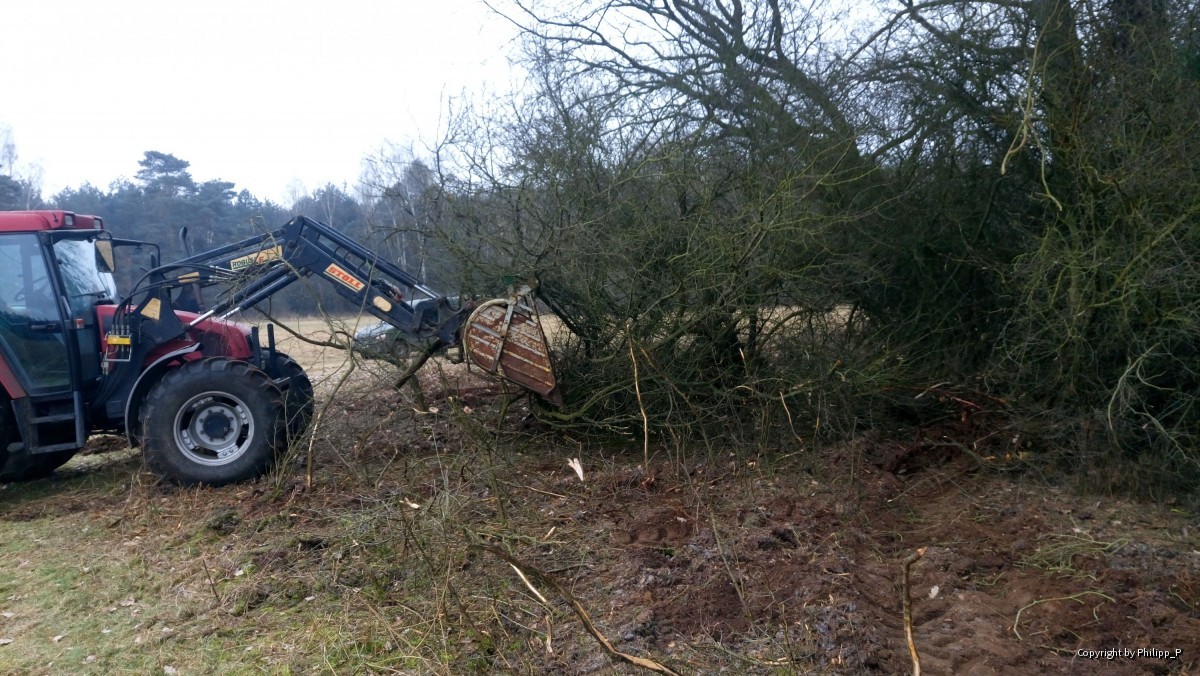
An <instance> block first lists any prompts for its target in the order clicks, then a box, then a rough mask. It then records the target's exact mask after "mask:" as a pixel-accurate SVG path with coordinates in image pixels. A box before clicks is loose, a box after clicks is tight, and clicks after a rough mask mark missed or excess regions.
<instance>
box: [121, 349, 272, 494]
mask: <svg viewBox="0 0 1200 676" xmlns="http://www.w3.org/2000/svg"><path fill="white" fill-rule="evenodd" d="M283 411H284V396H283V393H282V392H280V391H279V388H277V387H275V384H274V382H272V380H271V377H270V376H268V375H267V374H266V373H263V372H262V371H260V370H258V369H257V368H255V367H254V366H251V365H250V364H249V363H247V362H244V361H240V360H237V359H230V358H228V357H208V358H206V359H200V360H197V361H193V362H189V363H187V364H184V365H183V366H180V367H179V368H176V369H172V370H171V371H168V372H167V373H166V375H164V376H163V377H162V380H160V381H159V382H158V383H157V384H156V385H155V386H154V387H153V388H151V390H150V391H149V392H148V393H147V394H146V400H145V401H144V402H143V404H142V409H141V428H142V452H143V454H144V456H145V458H146V465H147V466H148V467H149V468H150V471H152V472H154V473H155V474H157V475H159V476H160V477H162V478H164V479H166V480H168V481H171V482H174V483H177V484H180V485H184V486H192V485H196V484H204V485H207V486H223V485H225V484H230V483H235V482H238V481H247V480H249V479H255V478H257V477H260V476H262V475H263V474H265V473H266V472H267V471H269V470H270V469H271V467H272V466H273V465H274V464H275V459H276V457H277V456H278V455H279V454H280V453H281V452H282V451H283V450H284V448H285V447H286V445H287V433H286V429H285V425H284V423H285V419H284V414H283Z"/></svg>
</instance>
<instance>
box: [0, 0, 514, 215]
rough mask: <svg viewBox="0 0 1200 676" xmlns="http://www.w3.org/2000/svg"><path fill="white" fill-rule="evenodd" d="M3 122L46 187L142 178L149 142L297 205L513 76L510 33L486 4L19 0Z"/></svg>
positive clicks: (3, 48) (3, 77) (210, 175)
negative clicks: (297, 192) (451, 103)
mask: <svg viewBox="0 0 1200 676" xmlns="http://www.w3.org/2000/svg"><path fill="white" fill-rule="evenodd" d="M3 16H4V26H5V31H4V33H5V34H4V37H3V39H0V63H2V64H3V66H2V67H0V129H3V128H5V127H7V128H8V129H9V130H10V131H11V134H12V138H13V140H14V141H15V143H16V150H17V155H18V165H17V167H18V173H26V174H27V173H28V172H29V170H31V169H33V168H35V167H40V169H41V170H42V171H43V172H44V174H43V179H42V182H43V195H45V196H47V197H48V196H50V195H52V194H54V193H55V192H57V191H58V190H60V189H62V188H64V187H77V186H79V185H82V184H83V183H85V182H90V183H92V184H93V185H95V186H97V187H100V188H106V187H107V186H108V184H109V183H110V182H111V181H113V180H114V179H117V178H120V177H126V178H132V177H133V175H134V173H135V172H136V171H137V169H138V166H137V162H138V160H140V159H141V158H142V153H143V152H144V151H146V150H158V151H162V152H165V153H171V154H173V155H175V156H176V157H179V158H181V159H184V160H187V161H188V162H191V165H192V166H191V172H192V176H193V178H195V179H196V180H197V181H206V180H212V179H222V180H226V181H232V182H234V183H236V184H237V188H238V189H242V188H245V189H249V190H250V191H251V192H253V193H254V194H255V195H256V196H258V197H261V198H266V199H271V200H275V201H278V202H285V201H286V200H287V199H288V195H289V193H290V191H291V189H292V188H293V187H295V186H296V182H297V181H299V183H300V186H301V187H302V189H303V191H304V192H307V191H311V190H313V189H316V188H318V187H321V186H323V185H325V184H326V183H333V184H335V185H338V186H341V185H343V184H345V185H347V186H349V187H351V188H353V186H354V185H355V183H356V181H357V179H358V177H359V174H360V172H361V164H362V159H363V157H364V156H366V155H368V154H373V153H375V152H377V151H378V150H379V149H380V148H381V147H383V146H384V144H385V142H388V141H390V142H393V143H398V144H400V145H410V144H412V143H414V142H416V141H420V140H421V139H424V140H427V141H428V140H432V139H434V138H436V136H437V134H438V127H439V124H441V123H443V120H444V112H445V110H446V106H447V102H448V100H449V99H454V98H458V97H460V96H461V95H463V94H464V92H465V93H467V94H468V95H472V96H478V95H479V93H480V92H482V91H483V90H484V86H485V85H484V83H485V82H486V83H487V85H486V87H487V89H489V90H492V91H495V90H498V89H502V88H506V87H508V86H509V84H510V77H509V76H508V75H507V66H508V62H507V56H506V49H508V48H511V45H512V41H513V40H514V38H515V35H516V33H515V30H514V29H513V28H511V26H510V25H509V24H508V23H507V22H505V21H503V20H501V19H497V18H494V17H491V16H490V15H489V12H488V10H487V8H486V7H485V6H483V5H482V4H481V3H479V2H477V1H476V0H425V1H421V2H416V1H412V0H409V1H403V0H288V1H286V2H285V1H279V0H205V1H204V2H188V3H182V2H165V1H163V0H121V1H119V2H111V3H102V2H95V1H94V0H36V1H30V2H14V3H7V4H6V5H5V8H4V12H3Z"/></svg>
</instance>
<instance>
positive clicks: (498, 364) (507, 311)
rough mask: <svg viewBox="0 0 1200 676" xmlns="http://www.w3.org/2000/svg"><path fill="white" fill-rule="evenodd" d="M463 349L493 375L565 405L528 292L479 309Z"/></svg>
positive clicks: (465, 334) (466, 331)
mask: <svg viewBox="0 0 1200 676" xmlns="http://www.w3.org/2000/svg"><path fill="white" fill-rule="evenodd" d="M463 351H464V352H465V353H466V355H467V359H468V361H469V362H470V363H471V364H473V365H475V366H477V367H479V368H480V369H483V370H484V371H486V372H488V373H489V374H492V375H495V376H499V377H501V378H504V379H505V380H509V381H511V382H514V383H516V384H518V385H520V386H521V387H524V388H526V389H528V390H531V391H533V392H536V393H538V394H540V395H542V397H544V398H545V399H546V400H547V401H550V402H552V403H554V404H558V405H561V404H562V392H561V391H560V390H559V389H558V381H557V380H556V379H555V377H554V362H553V361H552V359H551V357H550V347H549V345H548V344H547V343H546V334H545V332H543V331H542V324H541V322H540V321H539V317H538V313H537V309H536V308H535V307H534V305H533V301H532V299H531V298H530V297H529V295H528V294H527V293H524V294H518V295H514V296H513V297H511V298H498V299H496V300H489V301H486V302H484V303H482V304H481V305H480V306H479V307H477V308H475V311H474V312H472V313H471V316H470V318H469V319H468V320H467V324H466V327H465V328H463Z"/></svg>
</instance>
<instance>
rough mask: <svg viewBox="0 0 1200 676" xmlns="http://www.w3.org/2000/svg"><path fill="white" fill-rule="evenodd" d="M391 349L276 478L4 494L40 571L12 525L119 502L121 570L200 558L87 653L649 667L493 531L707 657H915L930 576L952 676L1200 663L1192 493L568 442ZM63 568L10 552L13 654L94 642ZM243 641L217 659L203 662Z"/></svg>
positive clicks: (282, 664) (592, 601)
mask: <svg viewBox="0 0 1200 676" xmlns="http://www.w3.org/2000/svg"><path fill="white" fill-rule="evenodd" d="M298 348H299V349H298ZM291 351H292V352H293V353H295V352H298V351H299V352H302V351H303V348H300V346H293V347H292V349H291ZM330 359H332V358H330ZM322 363H324V362H322ZM329 363H330V364H331V363H332V361H330V362H329ZM322 368H324V367H322ZM368 371H369V369H366V370H363V371H361V372H360V373H359V375H356V376H354V377H352V378H350V379H349V380H348V382H347V383H342V384H340V385H339V382H340V380H339V379H338V378H336V377H333V376H332V375H331V374H336V373H338V372H339V371H338V370H337V369H336V368H333V367H329V371H328V372H324V371H319V372H321V373H325V374H326V376H327V377H325V378H323V379H321V380H320V383H321V384H320V387H319V391H320V393H321V394H320V396H321V397H322V406H321V416H320V422H319V423H318V427H317V429H316V432H315V435H314V437H313V438H312V439H311V442H312V443H311V444H310V443H307V442H308V441H309V440H305V443H302V444H297V445H296V452H295V453H294V456H293V458H292V459H291V461H290V462H289V463H288V464H287V465H286V466H285V467H284V468H282V469H281V470H280V471H279V472H278V473H277V475H276V476H273V477H272V478H271V479H270V480H268V481H263V482H260V483H259V484H255V485H251V486H237V487H229V488H225V489H219V490H207V489H205V490H191V491H181V490H179V489H175V488H173V487H170V486H161V485H158V484H157V483H155V482H154V481H153V480H151V479H148V478H147V475H146V474H145V473H144V472H142V471H141V470H140V469H139V467H138V465H137V460H136V456H133V455H130V454H129V452H128V451H121V452H117V453H106V454H104V455H101V456H99V459H97V458H82V459H77V460H76V461H73V462H72V464H70V465H68V467H67V468H66V470H65V471H63V472H61V473H60V474H59V476H58V477H57V478H52V479H50V480H46V481H43V482H33V483H31V484H23V485H10V486H8V487H6V488H5V489H3V490H2V491H0V553H4V554H5V556H6V557H8V556H15V557H16V558H20V559H21V560H25V561H26V562H27V564H28V565H26V566H24V568H23V569H22V570H33V569H36V568H37V556H38V550H37V548H36V547H35V548H25V549H22V550H20V551H18V550H15V549H11V548H10V549H8V550H6V549H3V548H2V547H3V546H4V545H3V544H2V543H3V542H4V541H7V542H8V543H9V544H10V545H11V544H12V542H13V540H14V539H17V538H20V537H22V534H23V533H25V532H26V531H25V530H23V529H33V528H38V527H44V528H50V529H55V528H57V529H61V528H64V527H66V528H78V527H79V524H85V525H86V524H90V526H88V527H89V528H94V529H95V530H96V531H99V535H98V536H97V538H98V539H96V540H90V541H89V540H87V537H90V536H79V537H80V538H82V540H83V541H81V542H80V546H81V547H91V548H93V551H92V553H91V554H90V558H89V560H91V561H92V562H93V563H92V564H91V566H92V567H96V566H97V565H100V564H98V563H95V562H96V561H97V560H107V559H108V558H109V557H111V559H112V561H114V562H118V563H119V562H120V561H123V560H124V559H122V558H121V557H125V556H131V555H136V556H137V557H139V558H138V560H139V561H142V562H143V564H142V565H143V566H144V568H143V569H144V570H146V571H149V572H148V573H147V574H151V575H153V574H162V575H164V576H166V577H168V578H169V579H170V582H169V583H166V582H164V583H163V585H162V587H161V588H160V592H159V593H160V594H164V595H165V594H167V593H168V591H169V594H170V597H171V602H170V605H169V607H159V608H158V609H157V610H155V611H153V612H151V611H149V610H148V615H150V616H151V617H150V618H148V619H149V620H150V622H149V623H148V624H139V625H136V626H135V625H133V624H130V627H129V628H128V636H130V637H134V638H136V637H137V636H153V638H154V641H152V642H149V643H146V644H142V643H140V642H139V643H136V644H135V645H126V646H125V647H124V648H122V650H119V651H117V650H114V651H113V652H112V653H111V655H109V656H108V657H105V653H103V652H100V653H97V654H99V655H100V658H99V659H98V660H97V661H96V662H94V663H88V662H74V661H70V660H68V661H66V662H64V661H62V660H67V658H66V657H61V658H55V659H59V660H60V661H59V662H57V663H58V664H60V665H61V664H66V663H70V664H72V665H73V668H79V669H81V670H82V671H85V672H86V671H88V670H89V669H94V673H105V671H106V670H111V669H116V668H126V669H128V668H129V664H131V663H133V664H138V665H141V664H157V665H161V664H164V663H170V664H182V665H184V666H183V667H179V669H182V670H181V671H178V673H209V672H216V671H223V670H227V669H229V668H232V669H234V670H235V671H236V670H237V669H238V668H245V669H254V670H267V671H273V672H274V671H279V670H291V671H294V672H297V673H310V672H318V671H323V672H328V671H330V670H331V669H332V671H334V672H337V673H341V672H343V671H346V672H351V671H353V672H362V673H391V672H399V673H430V672H441V673H464V672H478V673H487V672H492V671H507V672H524V673H536V672H543V673H546V672H548V673H595V672H611V671H612V670H614V669H615V670H617V671H620V672H627V671H628V672H632V671H633V670H634V668H633V667H630V666H628V665H625V664H624V663H622V662H619V661H614V660H613V659H612V658H611V657H610V656H609V655H608V654H607V653H606V652H605V650H604V649H602V647H601V646H600V644H599V643H598V642H597V641H595V640H594V639H593V637H592V636H590V635H589V634H588V633H587V631H585V627H584V625H583V621H582V620H581V619H580V617H579V616H578V614H576V613H575V612H574V611H572V609H571V607H570V606H569V604H568V602H567V599H565V598H563V597H562V596H561V595H560V594H557V593H556V592H555V591H554V590H553V589H551V588H549V587H548V586H547V585H545V584H543V583H542V582H540V581H539V580H538V578H536V577H532V578H528V583H527V582H526V581H525V580H522V579H521V578H520V577H519V576H518V574H517V573H516V572H515V571H514V569H513V568H512V567H511V566H509V565H507V564H506V563H505V562H503V561H501V560H499V559H497V558H496V557H494V556H492V555H490V554H489V553H488V551H487V549H486V547H500V548H502V549H503V550H504V551H506V552H508V553H509V554H510V555H511V556H512V557H514V559H516V560H519V561H521V562H523V563H524V564H526V565H528V566H529V567H530V569H537V570H538V571H541V572H542V573H545V574H546V575H548V576H551V577H553V579H555V580H557V581H558V582H559V583H560V584H561V585H563V586H564V587H565V588H566V589H568V590H569V591H570V593H571V594H572V595H573V596H574V597H575V598H576V599H577V600H578V602H579V604H580V606H581V607H582V608H584V609H586V611H587V614H588V616H589V617H590V621H591V622H592V623H593V624H594V628H595V629H596V630H597V631H599V632H600V633H601V634H603V635H604V636H606V637H607V639H608V640H609V641H611V643H612V644H613V647H614V648H615V649H616V650H618V651H622V652H624V653H628V654H631V655H636V656H641V657H647V658H651V659H654V660H657V661H659V662H661V663H662V664H665V665H668V666H670V667H671V668H673V669H676V670H678V671H680V672H685V673H713V672H727V673H847V674H859V673H864V672H878V673H889V674H890V673H905V672H909V671H910V670H911V669H912V654H911V651H910V649H909V646H908V644H907V642H906V638H905V624H906V622H905V614H904V597H905V595H906V594H907V595H908V596H909V597H910V599H911V614H912V621H911V629H912V635H913V642H914V645H915V648H916V650H917V652H918V654H919V659H920V663H921V667H922V670H923V671H924V672H925V673H929V674H949V673H954V674H1009V673H1051V674H1053V673H1093V672H1099V673H1111V674H1167V673H1195V672H1196V671H1197V670H1200V538H1198V537H1197V535H1196V532H1197V530H1198V529H1200V523H1198V519H1197V516H1196V515H1195V514H1194V513H1192V512H1190V511H1189V510H1188V509H1185V508H1183V507H1182V506H1172V505H1154V504H1143V503H1136V502H1131V501H1128V500H1124V499H1117V498H1111V497H1104V496H1095V495H1081V494H1078V493H1076V492H1071V491H1068V490H1065V489H1062V488H1057V487H1054V486H1051V485H1047V484H1046V483H1045V482H1043V481H1040V480H1034V479H1033V478H1031V477H1030V476H1029V475H1028V474H1026V473H1021V472H1017V471H1014V472H1011V473H1005V472H998V471H996V470H995V469H994V468H985V467H983V466H981V465H980V462H979V460H978V458H977V457H975V456H973V455H971V454H967V453H962V452H955V451H954V450H953V448H954V446H953V444H928V443H921V442H920V440H918V441H916V442H914V441H911V440H909V441H905V442H897V441H888V440H884V439H881V438H877V437H868V438H863V439H860V440H858V441H856V442H854V443H850V444H844V445H839V446H836V447H832V446H831V447H823V448H813V447H811V441H810V442H809V445H807V446H805V445H802V444H801V442H800V441H794V442H791V443H784V444H782V445H781V446H779V447H777V448H773V449H769V450H768V449H755V448H740V447H729V448H721V449H717V450H712V449H706V450H696V449H670V450H668V449H667V448H664V447H661V446H654V447H652V448H651V449H649V450H650V453H651V462H650V465H649V467H648V468H647V467H645V466H644V464H645V463H644V462H643V449H642V447H641V442H640V430H639V434H638V435H635V436H636V437H638V438H636V439H634V440H631V441H630V442H629V443H628V444H621V443H618V444H613V443H611V442H608V443H601V442H599V441H595V440H586V439H574V438H571V437H567V438H564V437H563V436H560V435H552V434H546V433H545V432H546V431H545V430H543V429H541V428H540V427H539V426H538V425H537V424H536V423H535V422H534V421H533V420H532V419H531V418H530V416H528V411H527V409H526V408H525V406H526V404H525V403H524V402H522V401H515V402H513V403H512V404H511V405H510V406H508V407H503V405H502V400H501V399H500V398H499V390H498V388H496V387H495V386H494V385H492V384H490V383H488V382H486V381H482V380H478V379H476V378H475V377H474V376H473V375H472V374H469V373H466V372H465V369H464V367H462V366H458V365H452V364H447V363H444V362H441V363H438V364H433V365H432V368H429V369H427V370H426V372H425V374H424V376H423V378H424V390H425V394H426V398H427V403H428V404H429V406H430V407H431V408H430V409H428V410H425V411H421V410H418V409H419V408H420V407H419V406H417V405H416V403H415V402H414V400H413V398H412V396H411V395H410V394H409V393H407V392H396V391H394V390H390V389H389V388H388V387H387V382H388V378H389V377H390V376H389V374H388V373H386V372H385V373H384V374H383V375H372V374H370V373H369V372H368ZM393 375H394V374H393ZM497 430H500V431H499V432H497ZM943 433H946V431H942V432H939V434H942V436H940V437H939V438H940V439H945V438H946V437H945V435H944V434H943ZM95 444H96V446H97V448H98V449H100V447H101V446H103V445H105V444H108V445H109V446H112V445H117V446H119V445H120V444H119V442H113V441H112V440H107V441H106V440H103V439H101V440H97V441H96V442H95ZM947 448H950V449H951V450H950V451H947V450H946V449H947ZM572 458H578V459H579V460H580V465H581V467H582V470H583V479H582V480H580V478H579V476H578V475H577V474H576V472H575V470H573V469H571V468H570V467H569V466H568V461H569V460H570V459H572ZM105 459H107V460H105ZM310 460H311V461H312V465H311V466H312V468H313V471H312V472H309V471H308V468H309V461H310ZM97 462H108V463H109V465H108V466H107V467H100V468H99V469H98V468H97V467H96V465H95V463H97ZM97 476H99V477H101V479H96V477H97ZM121 476H132V477H133V478H132V480H129V479H126V480H124V481H123V482H122V481H121V480H120V478H119V477H121ZM89 477H91V478H90V479H89ZM39 532H40V531H39ZM77 532H78V531H77ZM86 532H94V531H86ZM106 540H107V541H112V542H114V543H116V542H119V543H120V545H119V546H118V545H116V544H112V545H110V546H111V547H113V549H112V550H111V551H109V550H106V549H104V544H103V541H106ZM474 545H484V546H485V547H482V548H481V547H478V546H474ZM14 552H17V553H15V554H14ZM31 560H32V561H33V563H31V564H29V561H31ZM906 560H907V561H908V562H909V564H910V565H909V578H908V581H907V584H905V583H904V580H903V570H904V566H905V561H906ZM201 563H203V564H204V565H203V566H201V565H200V564H201ZM16 565H18V564H17V563H15V562H14V561H13V560H11V559H9V558H5V561H4V566H5V567H6V568H11V567H12V566H16ZM236 570H242V571H244V574H243V573H236V574H235V571H236ZM166 571H170V572H166ZM44 583H45V579H44V578H39V577H37V576H34V575H32V574H30V575H26V574H24V573H21V572H20V571H17V572H11V571H10V573H9V574H7V575H6V574H4V573H0V611H4V612H5V613H8V614H9V615H0V637H4V638H8V639H10V640H11V643H10V644H7V645H0V665H4V664H5V659H6V651H8V652H7V657H8V658H9V662H8V664H10V665H15V666H12V667H10V670H12V669H15V670H16V671H28V672H32V673H37V672H39V671H41V672H42V673H55V669H54V668H53V667H51V668H48V669H42V668H41V667H38V666H37V665H45V664H46V661H47V660H49V658H48V657H47V656H48V655H50V656H53V655H58V654H60V653H61V652H62V651H63V650H66V648H65V647H62V646H60V645H59V642H58V641H55V642H53V643H50V642H48V641H49V639H48V637H47V636H44V634H48V633H49V631H50V629H48V628H46V627H43V626H42V625H41V624H40V623H39V622H37V621H31V620H29V619H28V618H29V617H31V616H34V615H36V614H37V613H38V612H48V610H47V609H45V608H40V607H39V606H38V603H41V604H43V605H44V604H45V601H34V600H33V599H36V598H42V597H39V596H38V595H37V594H36V593H35V591H36V590H35V588H34V587H35V585H38V584H44ZM534 589H536V590H537V593H540V594H541V595H542V597H543V600H544V602H543V600H539V599H538V598H537V597H536V596H535V594H534V592H533V591H532V590H534ZM106 593H109V592H106ZM119 593H123V592H118V591H113V592H111V594H119ZM119 601H120V599H117V598H115V597H114V599H113V604H114V606H113V607H114V608H119V606H118V605H117V602H119ZM138 602H139V603H142V602H143V601H142V600H140V599H139V600H138ZM145 603H147V604H149V603H150V602H149V601H145ZM54 612H58V613H62V612H71V610H70V608H69V606H68V607H67V608H66V609H64V608H63V607H59V608H57V609H56V610H55V611H54ZM80 612H82V611H80ZM118 612H120V611H118ZM22 618H26V619H25V620H22ZM39 627H41V628H40V629H39ZM161 627H168V628H170V629H171V632H170V634H164V633H163V631H162V630H161ZM139 632H141V633H139ZM330 632H332V634H331V633H330ZM172 636H175V637H177V638H172ZM185 637H186V640H185ZM197 637H199V638H201V639H203V640H199V641H198V640H196V639H197ZM132 640H133V639H131V641H132ZM39 641H40V643H38V642H39ZM214 642H215V643H214ZM34 643H36V644H37V645H38V646H43V647H38V648H36V649H28V648H27V649H26V652H17V651H16V649H15V648H14V646H18V647H19V646H20V645H22V644H26V645H29V644H34ZM145 645H153V646H155V647H154V651H156V652H154V653H153V655H152V656H151V657H147V658H146V659H147V660H148V661H147V662H136V660H137V659H141V658H140V657H138V655H140V653H139V652H138V651H139V650H145V648H144V647H138V646H145ZM214 645H219V646H222V647H223V649H224V650H225V651H226V652H222V653H220V654H221V655H222V657H221V658H220V659H217V660H216V661H215V662H214V661H213V659H216V658H211V659H210V658H209V657H204V656H203V655H202V654H201V652H203V651H210V652H211V651H212V650H214V649H215V648H214V647H213V646H214ZM243 646H245V651H243V650H242V647H243ZM284 646H287V648H286V649H285V647H284ZM252 648H253V650H252ZM55 650H59V653H56V652H54V651H55ZM87 650H92V651H93V652H94V651H96V650H97V649H96V648H86V649H85V652H86V651H87ZM189 651H193V652H189ZM193 653H194V654H193ZM164 655H168V656H169V657H163V656H164ZM71 659H75V658H74V657H71ZM39 660H41V661H39ZM131 660H134V662H130V661H131ZM230 660H234V661H232V662H231V661H230ZM236 660H242V661H240V662H238V661H236ZM51 661H52V660H51ZM231 665H232V667H231ZM239 665H240V666H239ZM0 671H4V669H0ZM160 673H161V672H160Z"/></svg>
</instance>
